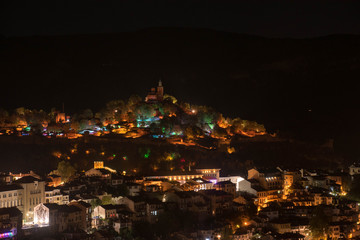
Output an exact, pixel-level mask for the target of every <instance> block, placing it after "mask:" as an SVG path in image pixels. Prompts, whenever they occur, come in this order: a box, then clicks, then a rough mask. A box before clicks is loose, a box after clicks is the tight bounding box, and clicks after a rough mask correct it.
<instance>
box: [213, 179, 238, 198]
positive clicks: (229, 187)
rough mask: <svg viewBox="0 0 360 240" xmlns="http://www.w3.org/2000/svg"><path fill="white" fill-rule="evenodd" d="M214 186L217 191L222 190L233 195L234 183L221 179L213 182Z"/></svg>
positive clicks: (234, 190)
mask: <svg viewBox="0 0 360 240" xmlns="http://www.w3.org/2000/svg"><path fill="white" fill-rule="evenodd" d="M214 188H215V189H216V190H218V191H224V192H227V193H230V194H232V195H233V196H235V192H236V185H235V184H234V183H232V182H230V181H222V182H217V183H215V184H214Z"/></svg>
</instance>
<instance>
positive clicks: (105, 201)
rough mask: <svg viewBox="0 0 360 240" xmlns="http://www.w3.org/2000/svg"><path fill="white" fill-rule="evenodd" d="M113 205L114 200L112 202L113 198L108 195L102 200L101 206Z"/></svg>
mask: <svg viewBox="0 0 360 240" xmlns="http://www.w3.org/2000/svg"><path fill="white" fill-rule="evenodd" d="M112 203H113V200H112V197H111V196H109V195H107V196H104V197H103V198H102V199H101V204H102V205H107V204H112Z"/></svg>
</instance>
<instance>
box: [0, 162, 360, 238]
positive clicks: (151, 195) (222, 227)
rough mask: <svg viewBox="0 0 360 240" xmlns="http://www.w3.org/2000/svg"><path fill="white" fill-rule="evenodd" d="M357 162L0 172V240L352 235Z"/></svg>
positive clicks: (359, 224) (359, 225) (358, 233)
mask: <svg viewBox="0 0 360 240" xmlns="http://www.w3.org/2000/svg"><path fill="white" fill-rule="evenodd" d="M358 176H360V164H358V163H354V164H352V165H351V166H349V168H347V169H344V170H343V171H340V172H325V171H321V170H310V169H281V168H280V167H275V168H273V169H261V168H260V167H259V168H257V167H256V168H252V169H249V170H248V172H247V174H246V176H223V175H222V173H221V169H219V168H201V169H193V170H190V171H185V170H184V171H168V172H164V173H162V174H158V175H152V176H139V175H131V174H128V173H126V172H125V171H119V170H115V169H111V168H109V167H107V166H105V165H104V162H103V161H94V166H93V168H91V169H88V170H87V171H85V172H77V173H75V175H74V176H72V177H71V178H69V179H67V180H66V181H64V179H62V178H61V177H60V176H59V175H56V174H54V172H51V173H50V174H49V175H47V176H40V175H38V174H36V173H35V172H33V171H30V172H28V173H2V174H1V175H0V180H1V185H0V207H1V208H0V229H1V230H0V239H182V240H200V239H202V240H207V239H208V240H210V239H234V240H240V239H241V240H245V239H292V240H304V239H360V219H359V217H360V210H359V207H360V203H359V202H357V201H354V200H351V199H349V198H348V197H347V193H348V192H349V191H351V189H350V188H351V186H352V185H351V181H352V179H354V178H356V177H358Z"/></svg>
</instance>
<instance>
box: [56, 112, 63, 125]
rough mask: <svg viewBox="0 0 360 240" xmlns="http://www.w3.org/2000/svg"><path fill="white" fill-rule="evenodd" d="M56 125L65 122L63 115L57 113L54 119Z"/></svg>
mask: <svg viewBox="0 0 360 240" xmlns="http://www.w3.org/2000/svg"><path fill="white" fill-rule="evenodd" d="M55 122H56V123H65V122H66V116H65V113H60V112H59V113H57V114H56V118H55Z"/></svg>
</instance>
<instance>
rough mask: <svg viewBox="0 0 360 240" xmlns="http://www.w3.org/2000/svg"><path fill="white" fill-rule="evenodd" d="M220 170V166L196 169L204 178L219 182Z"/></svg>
mask: <svg viewBox="0 0 360 240" xmlns="http://www.w3.org/2000/svg"><path fill="white" fill-rule="evenodd" d="M220 170H221V169H220V168H201V169H196V172H198V173H201V174H202V175H203V178H204V179H207V180H209V181H211V182H213V183H217V182H218V181H219V178H220Z"/></svg>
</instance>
